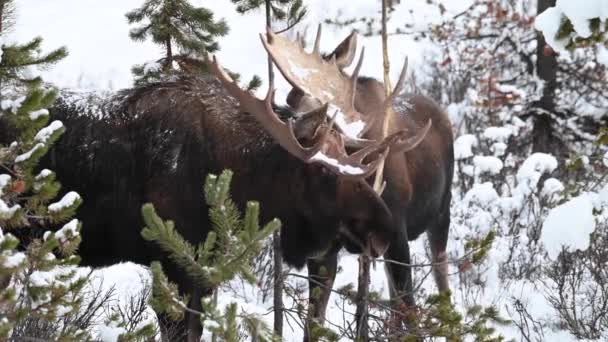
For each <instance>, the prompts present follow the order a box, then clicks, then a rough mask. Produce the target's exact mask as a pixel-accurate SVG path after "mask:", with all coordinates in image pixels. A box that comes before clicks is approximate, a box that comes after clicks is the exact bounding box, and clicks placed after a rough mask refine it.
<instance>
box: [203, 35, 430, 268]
mask: <svg viewBox="0 0 608 342" xmlns="http://www.w3.org/2000/svg"><path fill="white" fill-rule="evenodd" d="M264 42H265V41H264ZM265 44H266V42H265ZM285 54H288V52H285ZM206 60H207V63H208V66H209V70H211V72H212V73H213V74H214V75H215V76H216V77H217V78H218V79H219V80H220V81H221V83H222V85H223V87H224V88H225V89H226V90H227V91H228V92H229V93H230V94H231V95H232V96H233V97H234V98H236V99H237V100H238V102H239V106H240V110H241V111H242V112H243V113H249V114H250V115H252V116H253V117H254V118H255V120H256V121H257V122H258V123H259V124H260V125H261V126H262V127H263V129H264V130H265V131H266V132H267V133H268V134H269V135H270V136H271V137H272V138H273V139H274V140H275V141H276V142H277V143H278V144H279V145H280V146H281V147H282V148H283V149H284V150H286V151H287V152H288V153H289V154H290V155H291V156H292V157H294V158H296V159H298V160H299V161H300V162H303V163H304V164H305V165H306V167H305V168H304V169H305V170H306V171H305V172H306V173H307V174H306V175H304V177H302V178H305V182H304V184H302V191H300V192H299V194H301V196H302V197H304V198H300V199H294V202H298V203H306V204H307V205H305V207H307V208H302V205H300V211H302V212H303V215H304V216H307V217H318V218H319V220H318V221H323V222H314V221H315V220H314V219H312V220H313V222H311V223H312V224H317V225H319V224H320V225H327V230H326V232H336V235H335V236H327V237H326V238H325V239H322V240H324V241H322V242H323V243H322V245H318V246H314V244H313V245H310V244H308V248H307V249H309V250H307V251H304V252H303V253H302V254H301V255H298V257H295V258H290V257H289V255H290V254H291V255H294V253H293V248H292V250H290V251H289V253H284V254H285V255H286V261H287V262H289V263H291V264H295V265H296V266H303V264H304V262H305V257H310V256H311V254H315V253H318V252H323V251H324V250H326V249H327V248H329V247H330V246H331V244H332V242H333V240H334V239H335V238H336V237H337V230H336V229H337V227H339V226H341V227H342V229H341V230H342V234H343V235H346V236H349V240H350V241H351V242H352V245H353V246H357V247H356V249H357V251H367V252H369V254H370V255H373V256H380V255H382V254H383V253H384V252H385V250H386V249H387V248H388V245H389V242H390V237H391V235H392V231H391V227H392V225H391V219H390V217H391V214H390V211H389V210H388V208H387V206H386V204H385V203H384V201H383V200H382V199H381V198H380V196H379V195H378V194H377V193H376V192H375V191H374V190H373V189H372V188H371V186H370V185H369V184H368V183H367V182H366V181H365V179H366V178H368V177H369V176H370V175H372V174H373V173H374V172H375V171H376V169H377V167H378V165H379V164H380V162H381V160H382V159H384V158H385V157H386V156H387V154H388V153H389V151H393V150H407V149H408V148H411V147H412V145H415V144H417V142H418V141H420V140H421V139H423V138H424V134H425V132H419V133H418V134H417V135H415V136H414V137H408V132H407V131H399V132H396V133H393V134H392V135H390V136H388V137H386V138H385V139H382V140H381V141H379V142H375V141H374V142H370V143H368V144H366V145H365V146H364V147H362V148H358V149H356V150H354V151H352V150H351V153H350V154H349V153H348V152H347V149H346V148H347V144H346V143H345V135H344V134H343V133H342V131H341V130H340V129H339V128H338V127H337V126H336V124H335V123H336V120H338V116H341V115H342V114H341V111H340V107H336V106H335V105H333V104H330V103H328V102H326V103H325V104H321V103H319V101H318V99H312V100H311V99H310V98H308V100H310V101H308V103H307V104H306V105H303V104H304V102H306V101H307V99H303V100H302V101H300V102H299V105H298V106H294V107H293V110H294V111H295V112H296V115H295V119H289V120H287V122H284V121H282V120H281V119H280V118H279V116H278V115H277V113H276V112H275V110H274V106H273V99H274V93H275V89H274V86H273V84H270V85H269V88H268V92H267V94H266V97H265V98H264V99H263V100H262V99H258V98H256V97H255V96H253V95H252V94H250V93H249V92H247V91H245V90H243V89H241V88H240V87H239V86H238V85H237V84H236V83H235V82H234V81H233V80H232V79H231V77H230V76H229V75H228V74H227V73H226V72H225V71H224V69H223V68H222V67H221V65H220V64H219V63H218V61H217V58H216V57H215V56H213V57H209V56H207V57H206ZM361 63H362V60H360V61H359V66H358V68H357V69H359V68H360V65H361ZM320 65H321V66H324V65H326V64H323V63H320ZM308 70H313V69H308ZM303 72H304V71H303ZM310 72H314V71H310ZM355 76H356V75H355ZM355 78H356V77H355ZM352 85H353V83H352V82H351V88H339V85H336V84H333V83H323V82H322V80H321V79H319V80H318V81H317V82H316V83H315V85H314V86H315V87H318V88H319V89H318V90H316V92H317V93H318V92H322V90H320V89H321V88H323V89H328V90H327V92H328V93H329V92H332V93H334V94H336V97H338V96H339V97H340V98H342V99H343V100H342V102H340V104H342V105H343V103H346V102H347V101H351V102H352V99H353V94H354V92H353V91H352ZM310 86H312V85H311V83H307V86H304V85H300V86H298V89H302V88H305V87H310ZM338 89H341V90H340V91H338ZM349 89H351V90H349ZM330 108H331V110H333V111H334V113H333V114H330V112H328V111H329V110H330ZM349 109H350V110H351V111H352V112H353V113H355V111H354V108H352V106H351V108H349ZM330 116H331V120H330ZM328 218H329V219H328ZM340 222H342V223H345V224H343V225H340V224H339V223H340ZM300 228H301V229H300V231H299V232H291V233H293V234H299V235H300V236H302V238H304V237H303V235H302V230H303V231H305V233H308V234H316V233H319V231H318V229H317V230H315V231H307V229H311V228H306V227H300ZM282 235H285V236H286V237H284V238H283V239H282V241H283V242H284V245H285V244H290V243H289V241H286V240H293V241H292V242H293V243H295V244H300V245H301V246H298V248H300V249H301V248H303V245H306V244H304V243H303V242H302V241H298V240H299V238H297V237H295V238H289V235H290V231H289V230H287V231H283V233H282ZM285 248H288V247H286V246H284V249H285ZM295 254H298V253H295ZM290 259H291V260H290Z"/></svg>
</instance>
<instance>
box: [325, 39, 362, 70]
mask: <svg viewBox="0 0 608 342" xmlns="http://www.w3.org/2000/svg"><path fill="white" fill-rule="evenodd" d="M355 52H357V33H356V32H355V31H353V32H352V33H351V34H350V35H349V36H348V37H346V39H344V40H343V41H342V43H340V44H339V45H338V46H337V47H336V49H335V50H334V51H333V52H332V53H331V54H329V55H328V56H327V57H326V58H327V59H331V58H332V57H334V56H335V57H336V64H338V67H339V68H340V69H344V68H347V67H348V66H349V65H351V63H352V62H353V60H354V59H355Z"/></svg>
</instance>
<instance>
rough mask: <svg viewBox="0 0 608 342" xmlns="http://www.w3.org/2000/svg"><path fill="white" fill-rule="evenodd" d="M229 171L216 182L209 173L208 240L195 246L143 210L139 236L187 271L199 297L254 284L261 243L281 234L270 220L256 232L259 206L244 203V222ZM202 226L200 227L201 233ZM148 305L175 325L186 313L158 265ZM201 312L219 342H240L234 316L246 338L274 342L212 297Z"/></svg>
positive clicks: (251, 320) (254, 322) (253, 322)
mask: <svg viewBox="0 0 608 342" xmlns="http://www.w3.org/2000/svg"><path fill="white" fill-rule="evenodd" d="M231 178H232V172H231V171H229V170H225V171H224V172H223V173H222V174H221V175H220V176H219V177H217V176H216V175H213V174H209V175H208V176H207V179H206V181H205V186H204V194H205V199H206V202H207V205H208V206H209V217H210V219H211V223H212V225H213V229H212V231H210V232H209V234H208V235H207V238H206V240H205V241H204V242H203V243H201V244H199V245H198V246H193V245H192V244H190V243H189V242H188V241H186V240H184V238H183V237H181V236H180V234H179V233H178V232H177V231H176V230H175V226H174V223H173V222H172V221H163V220H162V219H161V218H160V217H159V216H158V215H157V214H156V212H155V210H154V207H153V205H152V204H145V205H144V206H143V207H142V215H143V217H144V221H145V224H146V227H145V228H144V229H143V231H142V236H143V237H144V239H146V240H148V241H154V242H156V243H158V244H159V246H160V247H161V249H163V250H164V251H165V252H167V253H168V254H169V257H170V259H171V260H172V261H174V262H175V263H176V264H177V265H178V266H180V267H181V268H183V269H184V271H186V272H187V274H188V276H189V277H190V278H191V279H192V280H193V281H194V283H195V285H196V286H198V287H199V289H201V290H202V292H203V293H211V292H214V291H218V290H219V288H220V286H221V285H222V284H225V283H226V282H228V281H230V280H232V279H234V278H235V277H236V276H240V277H243V278H244V279H245V280H247V281H248V282H250V283H252V284H253V283H255V282H256V279H255V277H254V276H253V275H252V273H251V270H250V265H251V261H252V259H253V258H255V257H256V256H257V255H258V253H259V252H260V251H261V249H262V248H263V246H264V240H265V239H266V238H268V237H269V236H270V235H272V233H273V232H274V231H275V230H277V229H279V227H280V225H281V223H280V221H279V220H277V219H274V220H272V221H270V222H269V223H267V224H266V225H265V226H264V227H261V228H260V225H259V219H258V216H259V204H258V203H257V202H253V201H250V202H248V203H247V206H246V211H245V215H244V217H243V216H242V215H241V213H240V212H239V210H238V209H237V207H236V205H235V204H234V202H233V201H232V200H231V199H230V195H229V190H230V180H231ZM202 228H203V227H201V229H202ZM151 270H152V278H153V279H152V299H151V301H150V304H151V306H152V307H153V308H154V310H155V311H156V312H164V313H166V314H167V315H169V317H170V318H172V319H174V320H178V319H180V318H182V317H183V315H184V313H185V310H188V311H189V312H193V311H192V310H191V309H188V308H187V305H186V304H185V303H187V302H188V300H187V298H184V297H182V296H180V295H179V293H178V290H177V286H176V285H175V284H173V283H171V282H169V280H168V279H167V277H166V276H165V274H164V272H163V270H162V266H161V264H160V263H159V262H153V263H152V265H151ZM201 304H202V311H201V312H198V314H199V315H200V318H201V321H202V323H203V325H204V326H205V328H206V329H208V330H210V331H211V332H212V333H213V334H215V335H216V336H217V337H219V339H220V340H221V341H228V342H232V341H238V328H237V327H238V325H239V324H238V322H237V317H238V318H240V321H241V323H242V325H243V326H244V328H245V329H247V330H248V331H249V333H250V334H252V335H255V336H257V340H258V341H271V340H273V338H274V337H273V335H272V332H271V331H270V330H269V329H268V328H266V326H265V325H264V324H263V323H262V322H261V321H260V320H259V319H258V318H257V317H255V316H251V315H247V314H239V313H238V307H237V305H236V304H234V303H232V304H230V305H228V306H227V307H226V308H225V310H224V311H222V310H221V308H219V307H218V306H217V303H216V302H215V301H214V300H213V298H212V297H207V298H203V299H202V300H201Z"/></svg>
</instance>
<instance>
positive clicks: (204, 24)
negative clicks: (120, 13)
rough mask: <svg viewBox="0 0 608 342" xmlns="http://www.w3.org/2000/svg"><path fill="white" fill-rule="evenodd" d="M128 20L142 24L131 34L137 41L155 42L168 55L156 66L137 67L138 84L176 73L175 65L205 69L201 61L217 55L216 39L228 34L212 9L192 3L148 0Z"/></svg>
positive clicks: (132, 12) (151, 64)
mask: <svg viewBox="0 0 608 342" xmlns="http://www.w3.org/2000/svg"><path fill="white" fill-rule="evenodd" d="M126 17H127V20H128V22H129V24H140V26H137V27H135V28H133V29H131V31H130V33H129V35H130V37H131V38H132V39H133V40H135V41H144V40H146V39H148V38H151V39H152V41H153V42H154V43H156V44H158V45H161V46H162V47H163V48H164V49H165V55H164V56H163V57H162V58H161V59H160V60H158V61H157V62H156V63H147V64H143V65H136V66H135V67H133V70H132V71H133V74H134V75H135V76H136V82H138V83H139V82H146V81H149V80H154V79H158V78H159V77H161V76H163V75H167V74H171V73H173V72H175V71H176V69H175V68H174V63H173V62H174V61H175V62H178V64H179V65H180V67H181V68H183V69H189V68H195V69H199V68H203V66H202V65H203V63H200V62H199V59H200V58H199V57H201V56H203V55H204V54H205V53H206V52H214V51H217V50H218V49H219V44H218V43H217V41H216V40H215V39H216V37H222V36H224V35H226V34H227V33H228V25H227V23H226V22H225V21H224V20H223V19H221V20H215V18H214V15H213V12H211V11H210V10H209V9H207V8H204V7H195V6H193V5H191V4H190V2H189V1H188V0H145V2H144V4H143V5H142V6H141V7H140V8H136V9H134V10H132V11H130V12H128V13H127V14H126ZM174 48H177V50H178V52H177V53H176V52H175V51H174Z"/></svg>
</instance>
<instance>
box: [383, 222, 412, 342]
mask: <svg viewBox="0 0 608 342" xmlns="http://www.w3.org/2000/svg"><path fill="white" fill-rule="evenodd" d="M384 259H385V260H387V262H386V263H385V267H386V275H387V278H388V284H389V290H390V295H391V306H392V309H393V312H392V313H391V320H390V323H389V324H390V325H389V335H390V336H391V338H394V339H397V340H399V339H400V338H403V336H404V331H403V330H402V328H401V325H402V323H405V326H406V328H407V334H406V335H409V334H412V333H413V334H415V333H416V325H415V323H414V321H413V319H412V316H411V313H412V310H414V309H415V306H416V302H415V300H414V287H413V279H412V269H411V267H410V266H409V265H410V264H411V260H410V249H409V243H408V239H407V231H406V229H404V228H401V229H399V230H398V232H397V233H396V237H395V239H394V240H393V242H391V245H390V247H389V248H388V250H387V251H386V253H385V255H384Z"/></svg>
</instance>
